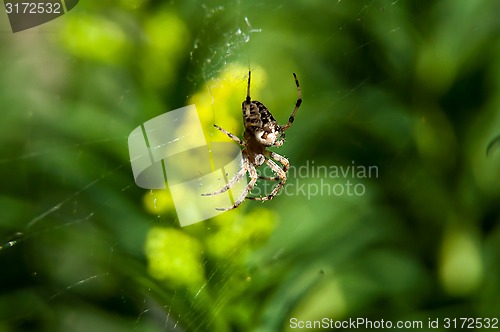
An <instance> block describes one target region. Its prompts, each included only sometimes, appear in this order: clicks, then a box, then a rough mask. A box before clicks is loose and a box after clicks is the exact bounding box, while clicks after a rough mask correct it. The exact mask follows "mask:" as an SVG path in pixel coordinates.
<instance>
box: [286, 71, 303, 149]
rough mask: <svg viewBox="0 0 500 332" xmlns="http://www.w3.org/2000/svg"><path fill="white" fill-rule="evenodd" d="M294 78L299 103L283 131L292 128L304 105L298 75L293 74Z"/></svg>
mask: <svg viewBox="0 0 500 332" xmlns="http://www.w3.org/2000/svg"><path fill="white" fill-rule="evenodd" d="M293 77H294V78H295V85H296V86H297V101H296V102H295V108H294V109H293V112H292V114H291V115H290V117H289V118H288V123H287V124H286V125H284V126H283V127H281V130H282V131H285V130H287V129H288V128H290V126H291V125H292V123H293V121H294V120H295V114H297V111H298V110H299V107H300V104H302V92H301V91H300V85H299V80H298V79H297V75H295V73H293ZM282 144H283V143H282Z"/></svg>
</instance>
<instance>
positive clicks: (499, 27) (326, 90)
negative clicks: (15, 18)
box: [0, 0, 500, 331]
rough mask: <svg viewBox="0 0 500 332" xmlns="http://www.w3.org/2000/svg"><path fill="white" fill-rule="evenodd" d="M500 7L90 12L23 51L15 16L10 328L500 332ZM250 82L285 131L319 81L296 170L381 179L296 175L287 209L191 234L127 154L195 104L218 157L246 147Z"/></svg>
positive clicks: (10, 79) (1, 94)
mask: <svg viewBox="0 0 500 332" xmlns="http://www.w3.org/2000/svg"><path fill="white" fill-rule="evenodd" d="M499 9H500V7H499V5H498V2H497V1H496V0H472V1H467V2H464V1H462V2H459V1H453V0H439V1H417V0H413V1H383V0H375V1H302V0H294V1H288V2H283V1H267V2H249V1H237V2H231V1H227V2H224V1H209V2H196V1H179V2H174V1H172V2H170V3H162V2H159V1H147V0H142V1H130V0H122V1H117V2H112V1H104V2H85V1H81V2H80V3H79V4H78V6H77V7H75V9H73V10H72V11H71V12H69V13H68V14H67V15H65V16H63V17H61V18H59V19H57V20H56V21H53V22H49V23H47V24H46V25H43V26H40V27H39V28H35V29H32V30H27V31H24V32H20V33H16V34H12V33H10V32H8V27H7V18H6V17H5V15H4V14H3V13H2V14H1V16H0V23H1V24H2V27H1V28H2V29H4V31H3V32H2V33H1V34H0V45H2V47H1V48H0V73H1V74H0V109H1V111H2V112H1V113H2V121H1V123H2V124H3V126H2V130H1V131H0V171H1V172H0V176H1V183H2V185H1V191H0V210H1V211H2V217H1V219H0V241H1V243H0V245H1V248H0V266H1V274H0V285H1V286H0V287H1V288H0V331H18V330H19V331H21V330H23V331H28V330H29V331H69V330H71V331H89V330H93V331H105V330H108V331H109V330H112V331H128V330H136V331H164V330H168V331H249V330H258V331H280V330H290V319H291V318H292V317H295V318H298V319H300V320H315V319H321V318H323V317H329V318H332V319H336V320H337V319H338V320H343V319H349V318H357V317H366V318H369V319H372V320H380V319H384V320H386V321H388V320H390V321H393V322H396V321H398V320H419V321H422V322H424V327H426V325H425V324H426V323H427V321H428V319H429V318H431V319H436V318H439V319H441V322H442V321H443V319H444V318H446V317H449V318H460V317H490V318H493V317H497V318H499V312H500V302H499V301H498V297H499V296H500V265H499V264H498V263H499V262H500V223H499V222H500V213H499V212H500V208H499V206H500V205H499V204H498V202H499V199H500V186H499V183H500V151H497V150H498V149H496V148H492V147H494V146H495V144H496V143H494V142H495V138H496V137H498V135H499V134H500V94H499V91H500V61H499V59H500V20H498V11H499ZM4 19H5V20H4ZM248 69H251V70H253V73H254V74H255V75H253V76H252V78H253V81H252V91H253V94H252V95H253V96H252V97H254V98H255V99H258V100H261V101H262V102H263V103H265V104H266V106H267V107H268V108H269V109H270V110H271V112H273V114H274V116H275V117H276V118H277V119H278V121H279V122H280V123H285V122H286V120H287V119H288V116H289V114H290V112H291V111H292V109H293V105H294V103H295V99H296V91H295V87H294V83H293V80H292V76H291V74H292V72H296V73H297V75H298V77H299V80H300V83H301V87H302V93H303V99H304V102H303V105H302V107H301V109H300V110H299V112H298V114H297V117H296V121H295V123H294V125H293V126H292V127H291V128H290V130H289V131H288V132H287V141H286V144H285V145H284V146H283V147H281V148H280V149H279V153H280V154H283V155H285V156H286V157H287V158H289V159H290V161H291V163H292V165H293V166H294V167H300V166H303V165H310V166H308V167H313V166H311V165H313V162H314V165H316V166H326V167H331V166H336V167H344V168H345V167H349V166H352V165H356V166H360V167H370V166H376V167H377V170H378V173H377V176H374V177H370V178H368V177H367V178H356V177H354V178H349V180H351V182H353V184H359V185H361V186H362V188H364V191H363V194H362V195H356V194H354V195H348V194H347V193H344V194H342V195H335V194H332V193H331V191H329V192H328V193H327V191H326V190H327V188H330V189H331V188H332V187H333V186H335V185H336V184H339V185H344V184H345V181H346V179H345V178H334V177H330V176H327V177H317V176H312V175H311V176H305V177H304V176H300V174H299V173H298V172H296V173H293V174H292V173H290V174H289V179H288V183H289V184H290V185H291V186H290V187H288V191H287V192H286V193H282V194H281V195H279V196H278V197H277V198H276V199H274V200H273V201H270V202H266V203H265V204H260V203H258V202H254V201H247V202H244V203H243V204H242V206H241V207H239V208H238V209H236V210H234V211H231V212H228V213H225V214H222V215H220V216H218V217H217V218H214V219H213V220H208V221H205V222H202V223H198V224H195V225H192V226H189V227H184V228H180V227H179V224H178V221H177V220H176V214H175V209H174V208H173V205H172V201H171V198H170V197H169V192H168V190H166V191H147V190H143V189H141V188H138V187H137V186H136V185H135V183H134V181H133V177H132V172H131V169H130V162H129V156H128V150H127V136H128V134H129V133H130V132H131V131H132V130H133V129H134V128H135V127H137V126H138V125H139V124H141V123H143V122H145V121H147V120H148V119H150V118H153V117H154V116H156V115H159V114H162V113H164V112H166V111H168V110H172V109H176V108H179V107H183V106H185V105H187V104H188V103H193V102H194V103H196V104H197V106H199V107H198V111H199V112H200V118H201V119H202V124H203V127H204V130H205V131H206V132H205V134H206V136H207V138H209V139H213V140H219V141H223V140H225V139H226V138H224V137H223V136H216V135H219V134H217V132H216V131H215V130H214V129H213V128H212V127H211V124H212V123H218V124H221V125H222V126H224V124H226V125H227V126H228V127H229V129H231V130H234V132H235V133H240V132H241V130H242V129H241V128H242V127H241V123H240V121H241V120H240V116H241V110H240V107H241V106H240V105H241V104H240V103H241V101H243V99H244V97H245V88H246V80H245V77H246V76H245V75H247V71H248ZM492 144H493V145H492ZM488 147H490V148H489V150H488V152H489V153H488V154H487V153H486V152H487V149H488ZM260 185H262V183H260ZM301 188H302V189H301ZM319 189H321V191H318V190H319ZM311 190H316V191H314V192H313V191H311ZM438 330H445V328H444V326H443V325H441V326H440V328H439V329H438Z"/></svg>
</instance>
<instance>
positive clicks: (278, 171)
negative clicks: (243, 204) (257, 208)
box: [247, 152, 290, 201]
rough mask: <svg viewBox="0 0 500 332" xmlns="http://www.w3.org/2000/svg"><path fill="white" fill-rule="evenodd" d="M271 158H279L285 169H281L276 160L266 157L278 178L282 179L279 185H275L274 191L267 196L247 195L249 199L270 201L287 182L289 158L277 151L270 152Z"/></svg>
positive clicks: (267, 162)
mask: <svg viewBox="0 0 500 332" xmlns="http://www.w3.org/2000/svg"><path fill="white" fill-rule="evenodd" d="M270 155H271V158H274V159H276V160H278V161H279V162H280V163H282V164H283V169H281V168H280V167H279V166H278V164H276V162H274V161H273V160H272V159H266V161H265V162H266V164H267V165H268V166H269V167H271V169H272V170H273V171H274V172H275V173H276V174H277V177H276V180H280V182H279V183H278V185H277V186H276V187H274V189H273V191H272V192H271V193H270V194H269V195H267V196H265V197H247V198H248V199H251V200H254V201H270V200H271V199H273V198H274V196H276V195H277V194H278V192H279V191H280V190H281V188H283V186H284V185H285V182H286V171H287V170H288V167H289V166H290V163H289V162H288V159H286V158H285V157H283V156H280V155H279V154H277V153H275V152H271V153H270Z"/></svg>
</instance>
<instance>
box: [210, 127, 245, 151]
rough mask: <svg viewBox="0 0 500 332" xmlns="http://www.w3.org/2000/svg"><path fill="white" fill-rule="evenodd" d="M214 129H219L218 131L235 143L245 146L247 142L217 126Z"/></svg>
mask: <svg viewBox="0 0 500 332" xmlns="http://www.w3.org/2000/svg"><path fill="white" fill-rule="evenodd" d="M214 127H215V128H217V129H219V130H220V131H222V132H223V133H224V134H226V135H227V136H229V138H230V139H232V140H233V141H235V142H237V143H238V144H239V145H241V146H245V142H243V141H242V140H241V139H240V138H239V137H238V136H236V135H234V134H231V133H230V132H229V131H227V130H226V129H224V128H222V127H219V126H218V125H216V124H214Z"/></svg>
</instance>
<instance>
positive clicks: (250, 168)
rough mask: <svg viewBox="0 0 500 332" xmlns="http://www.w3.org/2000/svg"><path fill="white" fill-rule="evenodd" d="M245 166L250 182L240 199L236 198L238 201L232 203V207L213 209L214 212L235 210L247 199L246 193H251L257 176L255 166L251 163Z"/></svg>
mask: <svg viewBox="0 0 500 332" xmlns="http://www.w3.org/2000/svg"><path fill="white" fill-rule="evenodd" d="M246 166H248V174H250V182H249V183H248V185H247V187H246V188H245V190H243V192H242V193H241V195H240V197H238V199H237V200H236V201H235V202H234V204H233V206H230V207H228V208H215V209H216V210H218V211H228V210H232V209H235V208H237V207H238V206H239V205H240V204H241V203H242V202H243V201H244V200H245V198H247V195H248V193H249V192H250V191H252V189H253V187H254V186H255V183H257V179H258V178H259V175H258V174H257V170H256V169H255V166H254V165H253V164H252V163H249V162H247V163H246Z"/></svg>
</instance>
